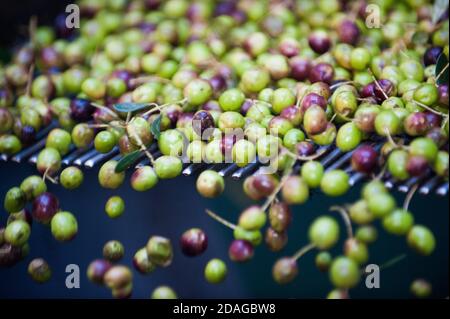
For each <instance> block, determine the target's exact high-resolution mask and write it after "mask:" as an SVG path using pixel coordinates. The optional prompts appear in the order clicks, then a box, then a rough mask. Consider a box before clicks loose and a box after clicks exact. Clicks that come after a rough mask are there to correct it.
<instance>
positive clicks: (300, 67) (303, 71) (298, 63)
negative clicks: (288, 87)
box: [289, 56, 311, 81]
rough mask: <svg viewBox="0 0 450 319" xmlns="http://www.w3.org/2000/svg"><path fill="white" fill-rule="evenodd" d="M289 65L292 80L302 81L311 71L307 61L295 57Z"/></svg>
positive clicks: (309, 63)
mask: <svg viewBox="0 0 450 319" xmlns="http://www.w3.org/2000/svg"><path fill="white" fill-rule="evenodd" d="M289 64H290V66H291V77H292V78H294V79H296V80H297V81H304V80H306V79H307V78H308V76H309V71H310V70H311V62H310V61H309V60H308V59H306V58H302V57H299V56H296V57H293V58H292V59H291V60H290V62H289Z"/></svg>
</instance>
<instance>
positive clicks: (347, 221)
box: [330, 206, 353, 239]
mask: <svg viewBox="0 0 450 319" xmlns="http://www.w3.org/2000/svg"><path fill="white" fill-rule="evenodd" d="M330 211H332V212H333V211H334V212H338V213H339V214H340V215H341V217H342V219H343V220H344V223H345V227H346V228H347V237H348V239H351V238H353V229H352V222H351V221H350V217H348V213H347V211H346V210H345V208H343V207H341V206H331V207H330Z"/></svg>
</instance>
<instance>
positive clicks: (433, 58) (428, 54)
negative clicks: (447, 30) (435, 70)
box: [423, 47, 443, 66]
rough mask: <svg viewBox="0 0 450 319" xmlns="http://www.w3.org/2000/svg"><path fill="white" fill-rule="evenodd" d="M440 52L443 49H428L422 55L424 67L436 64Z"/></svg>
mask: <svg viewBox="0 0 450 319" xmlns="http://www.w3.org/2000/svg"><path fill="white" fill-rule="evenodd" d="M442 52H443V49H442V48H441V47H431V48H428V49H427V50H426V51H425V54H424V55H423V63H424V64H425V66H429V65H432V64H436V62H437V59H438V58H439V56H440V55H441V53H442Z"/></svg>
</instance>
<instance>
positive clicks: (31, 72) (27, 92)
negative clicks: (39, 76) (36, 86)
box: [25, 63, 34, 96]
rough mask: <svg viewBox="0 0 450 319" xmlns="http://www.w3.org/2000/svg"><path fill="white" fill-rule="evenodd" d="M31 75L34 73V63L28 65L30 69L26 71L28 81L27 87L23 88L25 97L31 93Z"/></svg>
mask: <svg viewBox="0 0 450 319" xmlns="http://www.w3.org/2000/svg"><path fill="white" fill-rule="evenodd" d="M33 73H34V63H32V64H31V65H30V69H29V70H28V79H27V86H26V88H25V95H26V96H30V93H31V92H30V91H31V82H32V81H33Z"/></svg>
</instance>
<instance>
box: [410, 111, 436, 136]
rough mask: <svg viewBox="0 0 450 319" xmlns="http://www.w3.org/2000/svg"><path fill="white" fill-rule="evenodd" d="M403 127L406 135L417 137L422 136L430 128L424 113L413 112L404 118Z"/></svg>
mask: <svg viewBox="0 0 450 319" xmlns="http://www.w3.org/2000/svg"><path fill="white" fill-rule="evenodd" d="M404 127H405V131H406V133H408V135H411V136H419V135H424V134H425V133H426V132H427V131H428V129H429V127H430V126H429V123H428V119H427V116H426V115H425V113H424V112H415V113H411V114H409V115H408V116H407V117H406V119H405V122H404Z"/></svg>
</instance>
